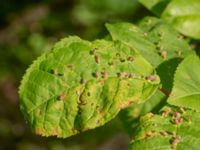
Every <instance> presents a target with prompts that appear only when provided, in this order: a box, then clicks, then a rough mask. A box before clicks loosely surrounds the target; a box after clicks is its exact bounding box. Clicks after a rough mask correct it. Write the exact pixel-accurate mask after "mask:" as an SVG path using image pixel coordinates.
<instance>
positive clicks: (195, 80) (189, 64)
mask: <svg viewBox="0 0 200 150" xmlns="http://www.w3.org/2000/svg"><path fill="white" fill-rule="evenodd" d="M199 72H200V60H199V58H198V56H196V55H191V56H189V57H187V58H186V59H184V61H183V62H182V63H181V64H180V65H179V67H178V69H177V71H176V73H175V77H174V86H173V89H172V93H171V94H170V97H169V99H168V103H169V104H172V105H176V106H179V107H185V108H191V109H193V110H196V111H200V104H199V103H200V102H199V99H200V75H199Z"/></svg>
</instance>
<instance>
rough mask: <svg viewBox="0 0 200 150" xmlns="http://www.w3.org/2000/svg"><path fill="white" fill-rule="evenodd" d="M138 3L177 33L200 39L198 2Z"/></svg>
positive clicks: (156, 0)
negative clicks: (168, 24)
mask: <svg viewBox="0 0 200 150" xmlns="http://www.w3.org/2000/svg"><path fill="white" fill-rule="evenodd" d="M140 2H141V3H142V4H143V5H144V6H145V7H147V8H148V9H149V10H151V11H152V12H153V13H155V14H156V15H158V16H161V18H163V19H164V20H166V21H167V22H169V23H170V24H172V25H173V26H174V27H175V28H176V29H177V30H178V31H179V32H181V33H182V34H184V35H186V36H190V37H192V38H195V39H200V28H199V23H200V12H199V10H200V1H199V0H190V1H187V0H149V1H148V2H147V1H146V0H140Z"/></svg>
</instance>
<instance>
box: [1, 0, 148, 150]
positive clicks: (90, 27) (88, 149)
mask: <svg viewBox="0 0 200 150" xmlns="http://www.w3.org/2000/svg"><path fill="white" fill-rule="evenodd" d="M0 6H1V7H0V8H1V9H0V150H15V149H16V150H49V149H50V150H94V149H95V150H126V149H127V146H128V137H127V135H126V134H125V133H124V130H123V129H122V127H121V124H120V122H119V121H118V119H115V120H114V121H112V122H110V123H108V124H107V125H106V126H104V127H100V128H98V129H95V130H92V131H88V132H86V133H83V134H80V135H77V136H74V137H72V138H68V139H56V138H43V137H39V136H37V135H34V134H32V133H31V131H30V129H29V128H28V126H27V125H26V124H25V121H24V119H23V116H22V114H21V113H20V111H19V107H18V102H19V99H18V94H17V87H18V86H19V84H20V80H21V78H22V76H23V74H24V73H25V70H26V68H27V67H28V66H29V65H30V64H31V63H32V61H33V60H34V59H35V58H36V57H37V56H39V55H41V54H42V53H43V52H44V51H47V50H49V49H51V47H52V45H53V44H54V43H55V42H56V41H58V40H59V39H61V38H63V37H66V36H69V35H77V36H80V37H81V38H83V39H87V40H94V39H96V38H104V37H105V36H106V34H107V31H106V29H105V27H104V24H105V22H120V21H129V22H137V21H138V20H139V19H141V18H143V16H146V15H150V12H148V11H147V10H146V9H145V8H144V7H143V6H141V5H140V4H139V3H138V2H137V0H124V1H122V0H56V1H55V0H54V1H53V0H1V2H0Z"/></svg>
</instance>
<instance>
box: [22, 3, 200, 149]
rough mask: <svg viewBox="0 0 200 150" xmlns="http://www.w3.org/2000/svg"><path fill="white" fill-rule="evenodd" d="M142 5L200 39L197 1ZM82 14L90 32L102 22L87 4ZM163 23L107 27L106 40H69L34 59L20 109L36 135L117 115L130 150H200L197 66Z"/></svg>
mask: <svg viewBox="0 0 200 150" xmlns="http://www.w3.org/2000/svg"><path fill="white" fill-rule="evenodd" d="M140 1H141V3H144V2H145V1H143V0H140ZM87 2H88V3H89V4H90V5H95V4H97V3H93V2H92V1H87ZM110 2H111V3H113V1H108V3H109V4H110ZM144 4H145V6H146V7H147V8H149V9H150V10H152V11H153V12H154V13H155V14H156V15H159V16H161V18H163V19H164V20H165V21H167V22H168V23H170V24H172V25H173V26H174V27H175V29H177V30H178V31H180V32H181V33H183V34H185V35H188V36H190V37H193V38H200V34H199V31H198V30H199V29H197V30H195V29H196V27H197V23H198V13H196V11H197V10H198V7H199V5H200V3H199V2H198V1H195V0H192V1H191V3H189V2H188V1H187V2H185V1H181V0H156V1H155V0H151V1H148V2H146V3H144ZM179 4H180V5H179ZM110 7H111V5H110ZM126 7H128V6H127V5H126ZM130 7H132V6H130ZM193 7H195V9H192V8H193ZM79 8H81V9H80V10H81V11H83V12H84V13H83V14H84V16H85V17H86V18H84V19H83V20H82V22H84V21H85V24H87V23H88V26H89V24H90V23H91V22H92V20H93V19H94V20H95V18H96V17H97V16H98V15H97V14H98V13H97V14H90V13H89V11H88V10H86V8H85V6H84V5H83V4H81V7H79ZM96 8H98V7H97V6H96ZM111 8H113V9H114V10H115V6H114V5H113V6H112V7H111ZM191 9H192V11H189V10H191ZM121 11H122V10H121ZM121 11H119V13H122V12H121ZM97 12H98V10H97ZM183 12H184V13H183ZM194 14H195V15H194ZM79 15H80V14H79V13H78V14H76V15H75V16H76V17H80V16H79ZM95 15H96V16H95ZM191 18H192V19H193V21H194V20H195V18H197V19H196V20H195V21H194V22H193V21H191V20H190V19H191ZM87 19H88V20H90V21H91V22H90V21H87ZM94 20H93V21H94ZM165 21H163V20H162V19H159V18H155V17H145V18H143V19H142V20H140V21H139V22H138V23H137V25H134V24H132V23H126V22H122V23H113V24H111V23H107V24H106V28H107V29H108V32H109V35H107V36H106V38H105V39H101V40H95V41H91V42H90V41H86V40H82V39H81V38H79V37H77V36H69V37H68V38H64V39H62V40H61V41H59V42H57V43H56V44H55V45H54V46H53V48H52V50H51V51H48V52H45V53H44V54H43V55H42V56H40V57H39V58H38V59H37V60H36V61H34V62H33V64H32V65H31V66H30V67H29V69H28V70H27V71H26V74H25V75H24V77H23V80H22V82H21V85H20V88H19V95H20V109H21V111H22V113H23V115H24V117H25V119H26V120H27V121H28V123H29V125H30V126H31V128H32V130H33V132H35V133H36V134H39V135H42V136H47V137H48V136H56V137H62V138H66V137H69V136H72V135H75V134H78V133H81V132H84V131H87V130H90V129H94V128H97V127H99V126H102V125H104V124H106V123H107V122H109V121H110V120H112V119H114V118H116V116H117V115H118V114H119V118H120V120H121V121H122V123H123V125H124V127H125V129H126V130H127V132H128V133H129V135H130V137H131V139H132V141H131V144H130V150H132V149H138V150H140V149H142V150H145V149H160V150H163V149H178V150H179V149H180V150H182V149H198V148H199V146H200V142H199V141H200V140H199V139H200V136H199V135H198V132H199V131H200V129H199V127H198V126H199V122H200V117H199V116H200V114H199V111H200V103H199V102H198V101H199V99H200V91H199V89H200V76H199V72H200V60H199V57H198V56H197V55H196V54H194V53H193V51H192V49H191V48H190V46H189V44H188V41H186V40H185V39H184V38H183V36H182V35H181V34H179V33H178V32H177V31H176V30H175V29H174V28H173V27H172V26H171V25H170V24H168V23H165ZM186 28H189V30H187V29H186ZM40 38H41V37H40ZM35 39H38V37H37V35H36V36H34V37H32V38H31V39H30V40H29V43H30V45H31V46H32V47H35V49H38V48H39V47H42V45H43V44H42V43H43V42H41V43H40V42H39V43H37V44H34V41H35ZM39 41H42V38H41V39H40V40H39ZM43 46H44V45H43ZM193 143H194V144H193ZM191 145H192V148H191Z"/></svg>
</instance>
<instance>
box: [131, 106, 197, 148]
mask: <svg viewBox="0 0 200 150" xmlns="http://www.w3.org/2000/svg"><path fill="white" fill-rule="evenodd" d="M199 123H200V114H199V113H198V112H195V111H192V110H189V109H186V110H184V109H183V108H178V107H171V106H166V107H164V108H163V109H162V110H161V111H160V113H159V114H155V115H154V114H151V113H149V114H147V115H145V116H143V117H141V119H140V126H139V127H138V128H137V129H136V130H135V131H134V132H135V133H134V136H133V137H132V142H131V145H130V148H129V149H130V150H134V149H141V150H149V149H158V150H171V149H176V150H197V149H199V146H200V136H199V131H200V128H199V126H200V124H199Z"/></svg>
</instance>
